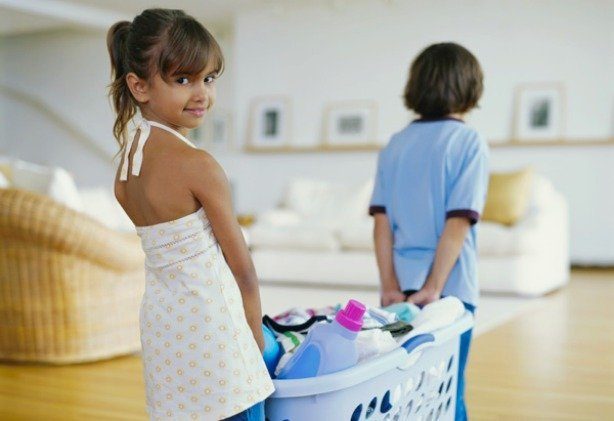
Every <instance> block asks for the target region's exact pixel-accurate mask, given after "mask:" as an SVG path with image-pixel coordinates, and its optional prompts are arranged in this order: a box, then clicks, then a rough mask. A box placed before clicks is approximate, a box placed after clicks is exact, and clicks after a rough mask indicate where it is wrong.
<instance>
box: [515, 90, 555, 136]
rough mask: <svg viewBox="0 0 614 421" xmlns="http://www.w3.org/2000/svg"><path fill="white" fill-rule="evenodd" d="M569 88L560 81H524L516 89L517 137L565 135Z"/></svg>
mask: <svg viewBox="0 0 614 421" xmlns="http://www.w3.org/2000/svg"><path fill="white" fill-rule="evenodd" d="M564 101H565V92H564V89H563V86H562V85H561V84H558V83H544V84H534V85H522V86H520V87H518V89H517V90H516V106H515V111H514V112H515V119H514V136H513V137H514V140H515V141H518V142H530V141H539V142H543V141H558V140H560V139H561V138H562V137H563V123H564V121H563V116H564V109H565V103H564Z"/></svg>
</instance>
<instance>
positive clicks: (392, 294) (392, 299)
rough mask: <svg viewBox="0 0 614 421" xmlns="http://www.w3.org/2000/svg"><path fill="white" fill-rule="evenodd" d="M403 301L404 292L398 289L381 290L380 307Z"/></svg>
mask: <svg viewBox="0 0 614 421" xmlns="http://www.w3.org/2000/svg"><path fill="white" fill-rule="evenodd" d="M403 301H405V294H403V293H402V292H401V291H399V290H398V289H392V290H385V291H382V295H381V298H380V302H381V304H382V307H386V306H389V305H391V304H395V303H402V302H403Z"/></svg>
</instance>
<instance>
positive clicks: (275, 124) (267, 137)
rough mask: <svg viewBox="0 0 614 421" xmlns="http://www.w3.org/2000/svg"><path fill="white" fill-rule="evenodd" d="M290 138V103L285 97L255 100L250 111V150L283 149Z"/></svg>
mask: <svg viewBox="0 0 614 421" xmlns="http://www.w3.org/2000/svg"><path fill="white" fill-rule="evenodd" d="M289 138H290V101H289V100H288V99H287V98H284V97H269V98H258V99H255V100H254V101H253V102H252V106H251V109H250V124H249V138H248V148H249V149H255V150H262V149H265V150H266V149H275V148H283V147H286V146H288V144H289Z"/></svg>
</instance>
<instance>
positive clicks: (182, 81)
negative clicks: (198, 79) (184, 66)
mask: <svg viewBox="0 0 614 421" xmlns="http://www.w3.org/2000/svg"><path fill="white" fill-rule="evenodd" d="M188 82H189V80H188V78H187V77H180V78H178V79H177V83H178V84H180V85H187V84H188Z"/></svg>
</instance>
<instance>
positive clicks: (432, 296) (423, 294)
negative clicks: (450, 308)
mask: <svg viewBox="0 0 614 421" xmlns="http://www.w3.org/2000/svg"><path fill="white" fill-rule="evenodd" d="M440 298H441V292H439V291H437V290H435V289H432V288H428V287H424V288H422V289H421V290H420V291H418V292H416V293H414V294H412V295H410V296H409V297H408V298H407V302H408V303H412V304H416V305H418V306H425V305H427V304H429V303H432V302H433V301H437V300H439V299H440Z"/></svg>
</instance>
